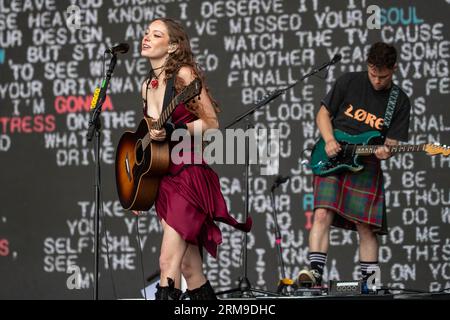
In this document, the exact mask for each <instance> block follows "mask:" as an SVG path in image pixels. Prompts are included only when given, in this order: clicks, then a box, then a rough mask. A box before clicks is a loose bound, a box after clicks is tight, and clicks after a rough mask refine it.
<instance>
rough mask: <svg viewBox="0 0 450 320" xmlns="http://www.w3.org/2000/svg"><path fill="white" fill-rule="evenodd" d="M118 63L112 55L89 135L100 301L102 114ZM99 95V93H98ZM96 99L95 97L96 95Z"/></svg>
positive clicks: (95, 276)
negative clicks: (91, 145) (93, 150)
mask: <svg viewBox="0 0 450 320" xmlns="http://www.w3.org/2000/svg"><path fill="white" fill-rule="evenodd" d="M116 63H117V56H116V55H115V54H113V55H112V57H111V61H110V63H109V68H108V70H107V72H106V76H105V78H104V79H103V81H102V84H101V88H100V91H99V93H98V98H97V101H96V103H95V107H94V110H93V112H92V116H91V120H90V121H89V129H88V133H87V140H88V141H89V142H90V141H92V139H93V136H94V135H95V143H94V149H95V217H94V297H93V298H94V300H98V278H99V259H100V253H99V249H100V241H99V238H100V236H99V235H100V206H101V204H100V195H101V174H100V141H101V139H100V137H101V128H102V123H101V119H100V114H101V112H102V106H103V103H104V102H105V100H106V91H107V90H108V86H109V81H110V80H111V76H112V73H113V70H114V68H115V66H116ZM96 94H97V92H96ZM94 98H95V95H94ZM94 98H93V99H94Z"/></svg>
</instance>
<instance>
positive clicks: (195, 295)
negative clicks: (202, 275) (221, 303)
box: [186, 281, 217, 300]
mask: <svg viewBox="0 0 450 320" xmlns="http://www.w3.org/2000/svg"><path fill="white" fill-rule="evenodd" d="M186 295H187V296H188V297H189V299H191V300H217V297H216V294H215V293H214V289H213V288H212V287H211V284H210V283H209V281H206V282H205V284H203V285H202V286H201V287H200V288H197V289H194V290H186Z"/></svg>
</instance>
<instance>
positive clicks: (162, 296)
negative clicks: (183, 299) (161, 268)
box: [155, 278, 181, 300]
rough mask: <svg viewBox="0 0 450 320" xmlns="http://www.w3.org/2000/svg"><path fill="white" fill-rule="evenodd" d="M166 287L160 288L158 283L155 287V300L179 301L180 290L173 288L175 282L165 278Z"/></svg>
mask: <svg viewBox="0 0 450 320" xmlns="http://www.w3.org/2000/svg"><path fill="white" fill-rule="evenodd" d="M167 282H168V284H169V285H168V286H167V287H160V286H159V283H158V284H157V285H156V289H157V290H156V293H155V300H180V296H181V290H180V289H177V288H175V282H174V281H173V280H172V279H170V278H167Z"/></svg>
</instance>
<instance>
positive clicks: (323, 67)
mask: <svg viewBox="0 0 450 320" xmlns="http://www.w3.org/2000/svg"><path fill="white" fill-rule="evenodd" d="M341 59H342V56H341V55H340V54H339V53H337V54H335V55H334V57H333V59H331V60H330V61H329V62H326V63H324V64H323V65H321V66H320V67H318V68H317V69H316V70H314V72H319V71H322V70H323V69H325V68H327V67H329V66H331V65H333V64H336V63H338V62H339V61H341Z"/></svg>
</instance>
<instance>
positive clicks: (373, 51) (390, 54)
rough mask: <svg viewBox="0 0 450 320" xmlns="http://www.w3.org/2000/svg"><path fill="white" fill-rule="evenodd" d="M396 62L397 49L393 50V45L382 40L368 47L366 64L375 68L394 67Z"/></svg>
mask: <svg viewBox="0 0 450 320" xmlns="http://www.w3.org/2000/svg"><path fill="white" fill-rule="evenodd" d="M396 62H397V50H395V48H394V46H392V45H390V44H387V43H384V42H377V43H374V44H373V45H372V46H371V47H370V49H369V54H368V55H367V63H368V64H371V65H373V66H375V67H377V68H384V67H386V68H388V69H394V66H395V63H396Z"/></svg>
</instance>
